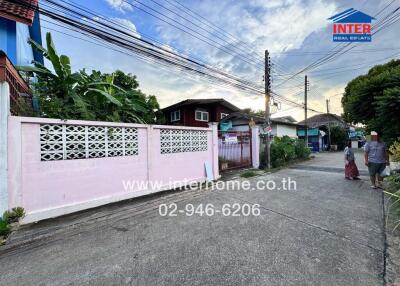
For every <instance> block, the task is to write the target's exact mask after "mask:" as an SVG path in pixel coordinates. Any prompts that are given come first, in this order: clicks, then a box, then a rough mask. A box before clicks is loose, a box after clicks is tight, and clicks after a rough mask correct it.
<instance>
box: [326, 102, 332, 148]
mask: <svg viewBox="0 0 400 286" xmlns="http://www.w3.org/2000/svg"><path fill="white" fill-rule="evenodd" d="M326 114H329V99H327V100H326ZM328 148H329V149H330V148H331V124H330V122H329V120H328Z"/></svg>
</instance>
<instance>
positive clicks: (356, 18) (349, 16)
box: [328, 8, 375, 23]
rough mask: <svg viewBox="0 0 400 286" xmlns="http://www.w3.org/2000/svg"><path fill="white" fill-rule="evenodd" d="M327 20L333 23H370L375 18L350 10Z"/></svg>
mask: <svg viewBox="0 0 400 286" xmlns="http://www.w3.org/2000/svg"><path fill="white" fill-rule="evenodd" d="M328 20H332V21H333V22H334V23H371V21H372V20H375V18H374V17H371V16H369V15H367V14H365V13H363V12H361V11H358V10H355V9H353V8H350V9H347V10H346V11H343V12H342V13H339V14H336V15H334V16H332V17H330V18H328Z"/></svg>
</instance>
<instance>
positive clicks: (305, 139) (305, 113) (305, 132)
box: [304, 76, 308, 148]
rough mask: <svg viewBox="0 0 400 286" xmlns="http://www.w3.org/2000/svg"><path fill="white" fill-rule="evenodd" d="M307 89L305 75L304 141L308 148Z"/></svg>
mask: <svg viewBox="0 0 400 286" xmlns="http://www.w3.org/2000/svg"><path fill="white" fill-rule="evenodd" d="M307 91H308V80H307V76H305V77H304V125H305V128H304V141H305V144H306V147H307V148H308V125H307Z"/></svg>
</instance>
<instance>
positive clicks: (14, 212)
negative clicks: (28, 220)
mask: <svg viewBox="0 0 400 286" xmlns="http://www.w3.org/2000/svg"><path fill="white" fill-rule="evenodd" d="M24 216H25V210H24V208H22V207H15V208H12V209H11V210H7V211H5V212H4V214H3V220H4V221H5V222H7V223H14V222H18V220H19V219H20V218H23V217H24Z"/></svg>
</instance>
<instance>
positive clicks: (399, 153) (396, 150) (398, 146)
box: [389, 140, 400, 162]
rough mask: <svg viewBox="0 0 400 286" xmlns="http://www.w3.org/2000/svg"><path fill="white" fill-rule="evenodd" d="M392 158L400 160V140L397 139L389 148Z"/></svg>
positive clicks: (395, 160) (394, 160) (396, 160)
mask: <svg viewBox="0 0 400 286" xmlns="http://www.w3.org/2000/svg"><path fill="white" fill-rule="evenodd" d="M389 152H390V159H391V160H392V161H393V162H400V140H398V141H395V142H394V143H393V144H392V145H391V146H390V148H389Z"/></svg>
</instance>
